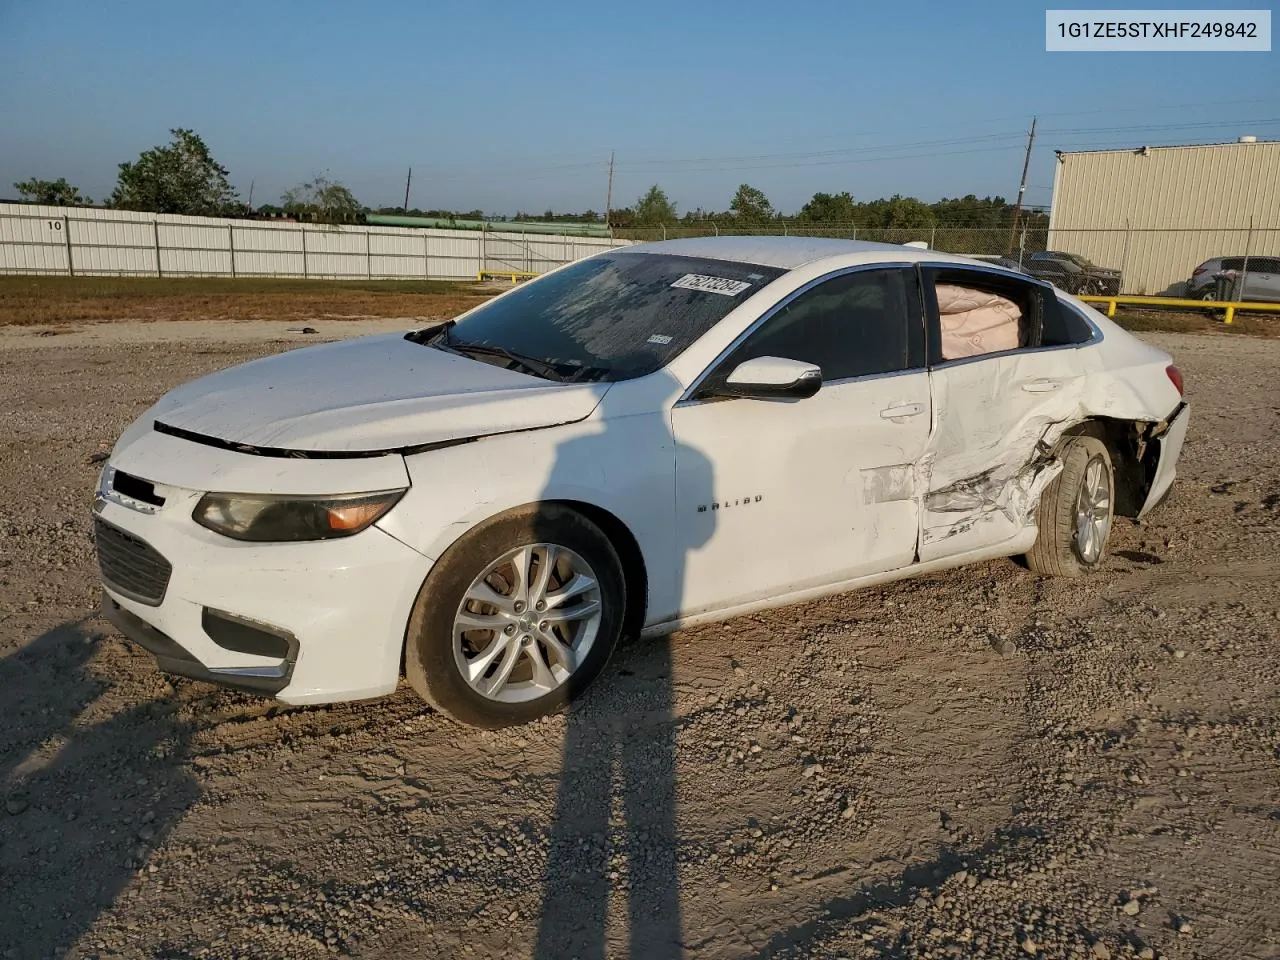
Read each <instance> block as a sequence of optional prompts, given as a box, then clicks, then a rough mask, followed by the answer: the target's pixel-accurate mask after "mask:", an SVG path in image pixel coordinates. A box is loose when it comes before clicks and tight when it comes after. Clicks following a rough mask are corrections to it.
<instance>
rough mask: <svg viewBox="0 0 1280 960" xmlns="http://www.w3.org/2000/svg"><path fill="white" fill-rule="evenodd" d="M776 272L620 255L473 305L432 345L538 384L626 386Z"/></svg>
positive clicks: (657, 256) (683, 346) (667, 358)
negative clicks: (541, 380)
mask: <svg viewBox="0 0 1280 960" xmlns="http://www.w3.org/2000/svg"><path fill="white" fill-rule="evenodd" d="M785 272H786V271H785V270H780V269H777V268H774V267H762V266H759V265H756V264H746V263H736V262H731V261H726V260H709V259H702V258H698V257H678V256H672V255H669V254H653V253H632V252H628V251H625V250H620V251H617V252H611V253H608V254H604V255H601V256H595V257H591V258H589V259H586V260H580V261H578V262H577V263H574V264H572V265H570V266H568V267H565V268H564V269H563V270H559V271H557V272H556V273H553V274H549V275H548V276H545V277H542V278H539V279H537V280H534V281H531V282H529V283H528V284H526V285H525V286H523V287H521V288H520V289H518V290H515V291H513V292H511V293H509V294H507V295H506V296H503V297H500V298H498V299H496V300H493V301H491V302H490V303H487V304H484V305H483V306H480V307H478V308H477V309H475V310H474V311H472V312H471V313H469V314H468V315H467V316H465V317H461V318H459V320H458V321H457V323H456V324H454V325H453V327H452V328H451V329H448V330H447V331H445V332H444V333H443V334H441V336H440V337H438V338H436V340H435V341H433V344H434V345H435V346H438V347H441V348H442V349H451V350H456V351H457V352H459V353H467V354H468V355H473V356H474V357H475V358H476V359H478V360H484V361H487V362H493V363H500V364H504V365H505V364H507V363H515V364H517V365H519V366H521V367H522V368H523V369H525V371H526V372H529V373H533V374H534V375H536V376H544V377H546V378H548V379H560V380H575V381H584V380H607V381H614V380H629V379H631V378H633V377H642V376H645V375H646V374H649V373H653V372H654V371H655V370H658V369H660V368H662V367H664V366H665V365H666V364H667V363H669V362H670V361H671V360H672V359H673V358H674V357H675V356H676V355H678V354H679V353H680V352H681V351H682V350H684V349H686V348H687V347H688V346H689V345H690V344H692V343H693V342H694V341H695V340H697V339H698V337H700V336H702V335H703V334H704V333H706V332H707V331H708V330H710V329H711V328H712V327H714V326H715V325H716V324H717V323H719V322H720V320H721V319H723V318H724V317H725V315H726V314H728V313H729V311H730V310H732V309H733V308H734V307H736V306H737V305H738V304H740V303H742V301H744V300H745V299H746V298H747V297H749V296H751V294H753V293H755V292H756V291H758V290H759V289H761V288H762V287H764V286H765V285H766V284H768V283H770V282H771V281H773V280H776V279H777V278H778V277H780V276H782V274H783V273H785ZM473 347H474V348H476V349H474V350H470V351H469V348H473ZM525 361H531V362H525Z"/></svg>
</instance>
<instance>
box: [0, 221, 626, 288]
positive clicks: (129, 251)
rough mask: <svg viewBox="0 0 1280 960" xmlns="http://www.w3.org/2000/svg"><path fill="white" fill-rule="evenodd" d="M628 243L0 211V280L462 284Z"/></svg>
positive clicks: (533, 269)
mask: <svg viewBox="0 0 1280 960" xmlns="http://www.w3.org/2000/svg"><path fill="white" fill-rule="evenodd" d="M625 243H626V241H622V240H609V239H604V238H596V237H568V236H558V235H553V234H523V233H508V232H505V231H468V230H436V229H428V230H419V229H415V228H411V227H364V226H329V225H324V224H301V223H287V222H280V221H263V220H234V219H228V218H221V217H183V216H175V215H172V214H163V213H162V214H150V213H132V212H130V211H127V210H99V209H96V208H88V207H46V206H34V205H28V204H11V203H0V273H9V274H55V275H62V276H123V277H304V278H316V279H356V278H361V279H372V280H461V279H475V277H476V275H477V274H478V273H480V272H481V271H494V272H520V273H545V272H546V271H548V270H550V269H552V268H554V267H557V266H559V265H560V264H563V263H568V262H570V261H572V260H578V259H580V258H582V257H586V256H590V255H591V254H593V253H597V252H599V251H600V250H604V249H608V248H610V247H616V246H623V245H625Z"/></svg>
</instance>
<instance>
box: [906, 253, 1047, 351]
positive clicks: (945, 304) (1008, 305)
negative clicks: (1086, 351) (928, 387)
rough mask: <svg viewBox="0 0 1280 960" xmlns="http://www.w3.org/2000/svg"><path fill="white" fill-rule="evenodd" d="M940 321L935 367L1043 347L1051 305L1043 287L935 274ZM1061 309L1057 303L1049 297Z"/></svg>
mask: <svg viewBox="0 0 1280 960" xmlns="http://www.w3.org/2000/svg"><path fill="white" fill-rule="evenodd" d="M930 279H931V286H932V289H931V291H930V292H931V293H932V295H933V296H932V300H933V309H934V312H935V316H936V317H937V326H936V328H935V329H936V330H937V335H936V348H935V350H934V351H933V357H934V362H946V361H948V360H966V359H969V358H972V357H979V356H982V355H984V354H989V353H1003V352H1005V351H1007V350H1017V349H1018V348H1019V347H1030V346H1035V345H1036V344H1038V343H1040V342H1042V341H1041V334H1042V325H1043V323H1044V322H1047V318H1046V317H1045V313H1046V309H1045V308H1046V307H1051V306H1052V304H1046V303H1044V302H1043V300H1042V297H1041V290H1040V288H1039V287H1037V286H1033V285H1030V284H1026V283H1021V282H1019V281H1017V280H1014V279H1012V278H1009V277H1004V276H997V275H994V274H989V273H978V272H971V271H967V270H945V269H942V270H935V271H931V274H930ZM1047 299H1050V300H1053V301H1054V302H1055V303H1056V299H1057V298H1056V297H1049V298H1047Z"/></svg>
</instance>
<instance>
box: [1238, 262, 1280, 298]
mask: <svg viewBox="0 0 1280 960" xmlns="http://www.w3.org/2000/svg"><path fill="white" fill-rule="evenodd" d="M1248 266H1249V272H1248V273H1247V274H1246V275H1245V280H1244V293H1243V294H1242V296H1241V299H1244V300H1260V301H1264V302H1272V301H1280V258H1276V257H1250V258H1249V264H1248Z"/></svg>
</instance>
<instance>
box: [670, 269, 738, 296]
mask: <svg viewBox="0 0 1280 960" xmlns="http://www.w3.org/2000/svg"><path fill="white" fill-rule="evenodd" d="M672 286H673V287H679V288H680V289H681V290H703V291H705V292H707V293H718V294H721V295H722V296H725V297H736V296H737V295H738V294H740V293H741V292H742V291H743V290H746V289H747V288H748V287H750V286H751V284H749V283H747V282H745V281H743V280H726V279H725V278H724V277H707V276H703V275H702V274H700V273H686V274H685V275H684V276H683V277H681V278H680V279H679V280H677V281H676V282H675V283H673V284H672Z"/></svg>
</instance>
